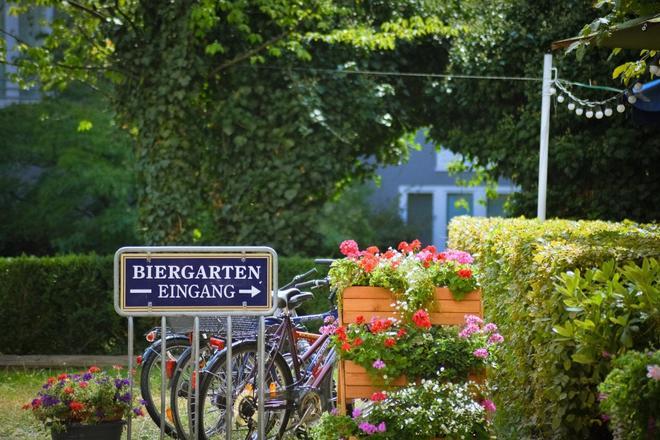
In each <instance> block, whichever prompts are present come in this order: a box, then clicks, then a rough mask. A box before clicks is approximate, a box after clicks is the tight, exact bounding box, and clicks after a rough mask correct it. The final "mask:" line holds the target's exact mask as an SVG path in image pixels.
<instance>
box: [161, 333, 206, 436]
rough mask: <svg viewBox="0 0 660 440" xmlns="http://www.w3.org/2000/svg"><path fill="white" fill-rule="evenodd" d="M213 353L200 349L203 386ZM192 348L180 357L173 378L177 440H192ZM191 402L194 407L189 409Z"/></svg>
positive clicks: (172, 403) (171, 403)
mask: <svg viewBox="0 0 660 440" xmlns="http://www.w3.org/2000/svg"><path fill="white" fill-rule="evenodd" d="M211 354H212V351H211V349H209V347H208V346H206V347H200V359H199V369H200V370H199V371H200V379H199V383H200V385H201V382H202V378H203V368H204V366H205V365H206V362H208V360H209V358H210V357H211ZM191 358H192V347H190V348H188V349H187V350H186V351H184V352H183V354H182V355H181V356H180V357H179V360H178V361H177V363H176V368H175V370H174V375H173V376H172V382H171V385H170V390H171V391H170V407H171V408H172V422H173V423H174V426H175V428H176V432H177V438H179V439H183V440H187V439H188V438H190V432H191V426H192V423H193V421H192V419H191V417H190V414H191V412H190V411H191V408H192V410H193V411H194V402H193V401H192V398H194V393H195V388H194V386H193V382H194V380H193V378H194V376H193V373H194V369H195V368H194V366H195V365H194V363H193V362H191ZM189 399H190V400H191V405H192V407H190V408H189V404H188V400H189Z"/></svg>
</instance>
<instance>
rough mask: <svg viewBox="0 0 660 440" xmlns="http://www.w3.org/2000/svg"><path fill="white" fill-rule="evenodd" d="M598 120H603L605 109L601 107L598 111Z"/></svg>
mask: <svg viewBox="0 0 660 440" xmlns="http://www.w3.org/2000/svg"><path fill="white" fill-rule="evenodd" d="M596 119H603V109H602V108H600V106H599V107H598V108H597V109H596Z"/></svg>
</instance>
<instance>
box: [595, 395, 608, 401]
mask: <svg viewBox="0 0 660 440" xmlns="http://www.w3.org/2000/svg"><path fill="white" fill-rule="evenodd" d="M605 399H607V394H606V393H598V396H597V397H596V400H598V401H599V402H602V401H603V400H605Z"/></svg>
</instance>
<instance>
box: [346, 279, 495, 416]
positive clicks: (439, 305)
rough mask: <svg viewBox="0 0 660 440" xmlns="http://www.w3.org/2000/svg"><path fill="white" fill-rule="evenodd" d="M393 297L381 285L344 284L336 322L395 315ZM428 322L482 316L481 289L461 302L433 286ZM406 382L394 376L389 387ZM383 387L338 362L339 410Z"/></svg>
mask: <svg viewBox="0 0 660 440" xmlns="http://www.w3.org/2000/svg"><path fill="white" fill-rule="evenodd" d="M393 302H394V297H393V295H392V292H391V291H390V290H388V289H385V288H382V287H357V286H354V287H348V288H347V289H345V290H344V291H343V293H342V295H341V304H340V308H339V310H340V312H339V322H340V324H341V325H345V324H351V323H354V322H356V321H357V317H358V316H363V317H364V319H365V320H366V321H367V322H368V321H369V320H371V318H372V317H374V316H376V317H379V318H386V317H390V316H391V317H397V316H398V315H397V312H396V311H395V310H394V308H393V307H392V304H393ZM429 315H430V318H431V323H432V324H434V325H461V324H463V323H464V322H465V315H476V316H479V317H483V308H482V301H481V291H474V292H470V293H468V294H467V295H465V297H464V299H463V300H461V301H456V300H455V299H454V298H453V296H452V294H451V292H450V291H449V289H447V288H446V287H440V288H437V289H436V291H435V300H434V305H433V306H432V307H431V309H430V313H429ZM407 384H408V381H407V380H406V379H405V378H404V377H401V378H398V379H396V380H395V381H394V382H393V383H392V386H394V387H400V386H404V385H407ZM382 390H383V386H382V385H380V386H379V384H374V383H373V381H372V378H371V376H369V374H368V373H367V371H366V370H365V369H364V368H363V367H361V366H359V365H357V364H355V363H353V362H351V361H340V362H339V379H338V394H337V401H338V406H339V408H340V410H344V409H345V408H346V404H347V403H350V402H352V401H353V400H354V399H368V398H369V397H370V396H371V395H372V394H373V393H374V392H376V391H382Z"/></svg>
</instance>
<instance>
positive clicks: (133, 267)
mask: <svg viewBox="0 0 660 440" xmlns="http://www.w3.org/2000/svg"><path fill="white" fill-rule="evenodd" d="M131 249H132V250H135V251H131ZM145 249H149V251H145ZM218 249H224V250H227V251H226V252H218ZM172 250H177V252H173V251H172ZM191 250H194V251H191ZM275 262H276V254H275V252H274V251H273V250H272V249H269V248H252V247H248V248H172V247H167V248H122V249H120V250H119V251H117V254H116V256H115V283H116V286H115V291H116V295H115V308H116V309H117V312H118V313H120V314H122V315H127V316H149V315H182V314H183V315H219V314H228V312H240V313H241V314H253V315H259V314H264V315H265V314H269V313H271V311H272V310H271V309H272V308H273V291H274V276H273V274H274V269H273V266H274V265H275Z"/></svg>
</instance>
